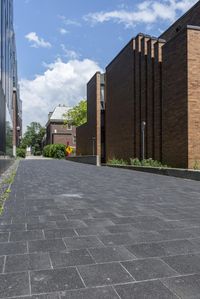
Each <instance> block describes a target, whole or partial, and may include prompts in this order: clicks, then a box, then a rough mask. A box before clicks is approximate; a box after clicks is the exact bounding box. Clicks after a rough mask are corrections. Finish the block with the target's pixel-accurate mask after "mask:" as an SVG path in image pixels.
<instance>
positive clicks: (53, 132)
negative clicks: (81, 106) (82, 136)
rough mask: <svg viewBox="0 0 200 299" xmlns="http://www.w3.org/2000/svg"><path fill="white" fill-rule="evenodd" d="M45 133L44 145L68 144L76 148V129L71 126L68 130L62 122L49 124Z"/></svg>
mask: <svg viewBox="0 0 200 299" xmlns="http://www.w3.org/2000/svg"><path fill="white" fill-rule="evenodd" d="M46 131H47V138H46V144H65V145H67V144H69V145H70V146H71V147H73V148H76V127H74V126H72V127H71V128H70V130H69V129H68V128H67V126H66V125H64V123H63V122H57V123H56V122H50V123H48V125H47V128H46Z"/></svg>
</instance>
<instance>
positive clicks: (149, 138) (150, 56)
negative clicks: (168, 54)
mask: <svg viewBox="0 0 200 299" xmlns="http://www.w3.org/2000/svg"><path fill="white" fill-rule="evenodd" d="M156 41H157V39H155V38H151V39H150V40H149V41H148V43H147V106H146V109H147V112H146V114H147V119H146V144H147V158H154V149H153V141H154V132H153V126H154V72H153V71H154V44H155V43H156Z"/></svg>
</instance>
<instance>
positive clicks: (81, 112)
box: [64, 100, 87, 127]
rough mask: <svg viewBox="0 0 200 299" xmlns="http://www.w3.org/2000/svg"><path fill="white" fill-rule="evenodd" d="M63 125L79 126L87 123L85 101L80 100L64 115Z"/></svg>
mask: <svg viewBox="0 0 200 299" xmlns="http://www.w3.org/2000/svg"><path fill="white" fill-rule="evenodd" d="M64 117H65V121H64V122H65V124H71V125H73V126H76V127H78V126H81V125H83V124H84V123H86V122H87V101H86V100H81V101H80V102H79V103H78V104H77V105H76V106H74V107H73V108H72V109H70V110H69V111H68V112H67V113H65V114H64Z"/></svg>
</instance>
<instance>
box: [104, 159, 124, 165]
mask: <svg viewBox="0 0 200 299" xmlns="http://www.w3.org/2000/svg"><path fill="white" fill-rule="evenodd" d="M108 164H111V165H128V163H127V161H124V160H123V159H115V158H113V159H111V160H109V161H108Z"/></svg>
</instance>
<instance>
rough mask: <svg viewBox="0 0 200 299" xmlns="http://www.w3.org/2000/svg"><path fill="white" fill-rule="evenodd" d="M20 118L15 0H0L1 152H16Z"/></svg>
mask: <svg viewBox="0 0 200 299" xmlns="http://www.w3.org/2000/svg"><path fill="white" fill-rule="evenodd" d="M21 119H22V115H21V101H20V95H19V85H18V78H17V59H16V45H15V34H14V29H13V0H0V154H7V155H11V154H14V155H15V153H16V146H17V145H18V142H19V139H20V135H21Z"/></svg>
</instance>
